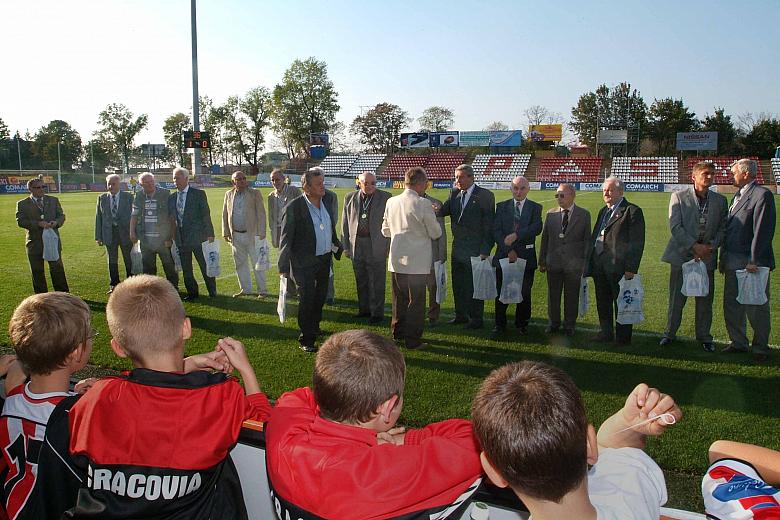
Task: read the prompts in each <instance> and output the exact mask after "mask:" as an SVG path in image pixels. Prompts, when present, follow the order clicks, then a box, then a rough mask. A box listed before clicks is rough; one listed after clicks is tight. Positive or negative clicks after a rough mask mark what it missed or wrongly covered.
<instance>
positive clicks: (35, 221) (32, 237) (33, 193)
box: [16, 179, 69, 293]
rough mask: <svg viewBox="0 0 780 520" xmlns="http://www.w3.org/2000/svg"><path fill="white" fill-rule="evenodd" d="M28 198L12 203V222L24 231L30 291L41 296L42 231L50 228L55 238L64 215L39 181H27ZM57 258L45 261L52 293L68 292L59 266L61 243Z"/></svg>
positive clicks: (43, 289)
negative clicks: (14, 209)
mask: <svg viewBox="0 0 780 520" xmlns="http://www.w3.org/2000/svg"><path fill="white" fill-rule="evenodd" d="M27 190H28V191H29V192H30V196H29V197H27V198H24V199H22V200H20V201H19V202H17V203H16V223H17V225H18V226H19V227H20V228H24V229H26V230H27V233H26V237H25V238H26V241H25V246H26V247H27V260H28V261H29V262H30V272H31V273H32V282H33V290H34V291H35V292H36V293H45V292H47V291H48V290H49V288H48V286H47V285H46V272H45V271H44V270H43V230H44V229H53V230H54V232H55V233H57V236H59V234H60V232H59V228H61V227H62V225H63V224H64V223H65V213H63V212H62V206H60V201H59V200H58V199H57V198H56V197H51V196H49V195H46V194H44V191H43V190H44V186H43V180H41V179H31V180H29V181H27ZM58 247H59V252H60V258H59V259H57V260H56V261H54V262H49V275H51V284H52V285H53V286H54V290H55V291H62V292H68V291H69V288H68V280H67V278H65V267H64V266H63V264H62V243H61V242H60V243H59V246H58Z"/></svg>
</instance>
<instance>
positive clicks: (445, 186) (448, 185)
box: [433, 181, 452, 190]
mask: <svg viewBox="0 0 780 520" xmlns="http://www.w3.org/2000/svg"><path fill="white" fill-rule="evenodd" d="M433 187H434V189H437V190H449V189H452V181H433Z"/></svg>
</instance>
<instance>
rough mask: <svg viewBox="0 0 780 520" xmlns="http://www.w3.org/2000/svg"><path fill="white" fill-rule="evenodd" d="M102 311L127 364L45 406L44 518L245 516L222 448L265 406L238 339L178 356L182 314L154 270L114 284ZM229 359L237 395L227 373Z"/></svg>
mask: <svg viewBox="0 0 780 520" xmlns="http://www.w3.org/2000/svg"><path fill="white" fill-rule="evenodd" d="M106 315H107V318H108V326H109V329H110V330H111V334H112V337H113V338H112V340H111V348H112V349H113V350H114V352H115V353H116V354H117V355H118V356H119V357H129V358H130V360H131V361H132V362H133V366H134V367H135V369H134V370H132V371H131V372H129V373H128V374H127V375H124V376H122V377H110V378H106V379H102V380H100V381H98V382H96V383H94V385H93V386H92V387H91V388H90V389H89V391H88V392H87V393H86V394H85V395H84V396H83V397H81V398H80V399H77V398H68V399H66V400H65V401H63V402H62V403H61V404H60V405H59V406H58V407H57V409H55V411H54V412H53V413H52V416H51V419H50V420H49V428H48V430H47V434H46V439H45V442H44V448H43V449H42V450H41V460H40V468H39V469H40V470H41V474H40V475H39V483H40V485H41V496H44V497H46V509H47V512H46V513H47V517H48V518H59V517H60V515H62V514H63V512H66V515H67V517H69V518H188V519H200V518H203V519H207V518H246V510H245V507H244V502H243V497H242V494H241V486H240V483H239V481H238V476H237V472H236V470H235V468H234V467H233V464H232V462H231V461H230V459H229V457H228V455H229V452H230V450H231V448H233V446H234V445H235V444H236V441H237V439H238V434H239V431H240V429H241V424H242V423H243V421H244V420H245V419H255V420H259V421H263V420H265V419H266V418H267V417H268V414H269V411H270V405H269V403H268V399H267V398H266V396H265V395H264V394H263V393H261V392H260V387H259V385H258V383H257V378H256V377H255V374H254V371H253V370H252V367H251V365H250V363H249V360H248V358H247V356H246V352H245V351H244V346H243V345H242V344H241V343H240V342H238V341H236V340H234V339H231V338H224V339H220V340H219V342H218V343H217V347H216V349H215V351H214V352H212V353H210V354H205V355H200V356H193V357H190V358H187V359H185V358H184V343H185V341H186V340H187V339H188V338H189V337H190V334H191V325H190V320H189V319H188V318H187V317H186V316H185V314H184V307H183V306H182V303H181V300H180V299H179V296H178V294H177V293H176V290H175V289H174V288H173V287H172V286H171V285H170V284H169V283H168V282H166V281H165V280H163V279H162V278H157V277H154V276H147V275H141V276H135V277H132V278H130V279H128V280H126V281H125V282H123V283H121V284H120V285H118V286H117V287H116V289H114V292H113V293H112V295H111V298H110V299H109V301H108V306H107V307H106ZM230 365H232V366H233V367H235V368H236V369H237V370H238V371H239V373H240V374H241V376H242V378H243V380H244V385H245V387H246V395H244V391H243V390H242V388H241V385H240V384H239V383H238V381H237V380H236V379H235V378H233V377H230V376H228V375H226V374H225V373H224V372H227V371H229V370H230ZM209 368H211V369H214V368H218V369H222V370H223V372H217V373H211V372H207V371H205V370H204V369H209Z"/></svg>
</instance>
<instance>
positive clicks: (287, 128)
mask: <svg viewBox="0 0 780 520" xmlns="http://www.w3.org/2000/svg"><path fill="white" fill-rule="evenodd" d="M340 108H341V107H340V106H339V104H338V94H337V93H336V90H335V89H334V88H333V82H332V81H331V80H330V78H328V66H327V64H326V63H325V62H324V61H317V60H316V59H315V58H313V57H312V58H307V59H306V60H304V61H301V60H295V61H294V62H293V63H292V65H290V68H289V69H287V70H286V71H285V73H284V77H283V79H282V82H281V83H280V84H279V85H276V87H274V91H273V112H272V119H273V130H274V132H276V134H277V135H278V136H279V137H280V138H281V139H282V141H283V142H284V144H285V147H286V148H287V151H288V154H289V155H290V157H299V156H307V157H308V155H309V147H308V143H309V136H310V134H313V133H322V132H327V131H328V130H329V129H330V126H331V125H332V124H333V123H335V122H336V113H337V112H338V111H339V109H340Z"/></svg>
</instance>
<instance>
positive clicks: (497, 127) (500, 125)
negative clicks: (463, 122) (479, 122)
mask: <svg viewBox="0 0 780 520" xmlns="http://www.w3.org/2000/svg"><path fill="white" fill-rule="evenodd" d="M506 130H509V126H508V125H507V124H506V123H504V122H503V121H493V122H492V123H490V124H489V125H487V126H486V127H485V131H486V132H492V131H495V132H503V131H506Z"/></svg>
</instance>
